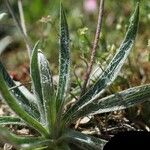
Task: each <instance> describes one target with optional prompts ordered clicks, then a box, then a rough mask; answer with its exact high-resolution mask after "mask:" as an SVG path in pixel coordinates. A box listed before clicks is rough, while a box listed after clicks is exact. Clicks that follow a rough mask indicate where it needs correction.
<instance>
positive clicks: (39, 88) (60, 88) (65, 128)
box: [0, 3, 150, 150]
mask: <svg viewBox="0 0 150 150" xmlns="http://www.w3.org/2000/svg"><path fill="white" fill-rule="evenodd" d="M138 21H139V3H137V5H136V8H135V11H134V13H133V15H132V17H131V20H130V24H129V27H128V30H127V33H126V35H125V38H124V40H123V42H122V44H121V46H120V47H119V48H118V50H117V51H116V54H115V56H114V57H113V59H112V60H111V62H110V63H109V65H108V66H107V67H106V69H105V70H104V72H103V73H102V74H101V76H100V77H99V78H98V79H97V81H96V82H95V83H94V84H93V85H92V86H91V87H90V88H89V89H87V91H86V93H85V94H84V95H83V96H82V97H80V98H79V100H78V101H76V102H75V104H74V105H73V106H72V107H70V108H69V109H68V110H65V109H64V108H65V104H66V97H67V96H68V91H67V90H68V86H69V78H70V47H69V32H68V25H67V21H66V16H65V12H64V9H63V7H62V6H61V9H60V50H59V83H58V85H57V90H56V88H54V84H53V78H52V73H51V70H50V68H49V63H48V61H47V59H46V57H45V56H44V54H43V53H42V51H41V50H40V48H39V44H38V43H37V44H36V45H35V47H34V48H33V51H32V55H31V62H30V68H31V71H30V73H31V79H32V88H33V93H34V98H32V97H31V98H30V97H27V95H26V94H25V92H24V91H23V90H22V89H21V88H20V87H18V86H16V84H15V82H14V81H13V80H12V79H11V77H10V76H9V74H8V73H7V71H6V69H5V67H4V66H3V64H2V63H1V62H0V92H1V95H2V96H3V98H4V100H5V102H6V103H7V104H8V105H9V107H10V108H11V109H12V110H13V111H14V112H15V113H16V117H12V116H2V117H0V140H1V141H3V142H7V143H10V144H12V145H14V147H15V148H17V149H32V150H33V149H48V150H49V149H51V150H59V149H60V150H63V149H64V150H71V149H81V150H102V149H103V147H104V145H105V144H106V142H107V141H105V140H104V139H100V138H96V137H93V136H89V135H86V134H83V133H81V132H79V131H75V130H73V129H71V128H69V126H70V124H71V123H73V122H74V121H76V120H77V119H79V118H80V117H84V116H88V115H93V114H99V113H105V112H110V111H115V110H121V109H124V108H128V107H131V106H133V105H135V104H137V103H141V102H144V101H146V100H149V97H150V85H149V84H147V85H142V86H138V87H133V88H130V89H127V90H125V91H121V92H120V93H118V94H113V95H110V96H107V97H104V98H101V99H98V100H97V96H98V95H100V94H101V93H102V92H103V91H104V90H105V89H106V88H107V87H108V86H109V85H111V84H112V83H113V81H114V80H115V78H116V77H117V75H118V73H119V72H120V69H121V67H122V66H123V63H124V62H125V60H126V58H127V56H128V54H129V52H130V50H131V49H132V46H133V44H134V41H135V37H136V33H137V28H138ZM26 90H27V89H26ZM28 92H29V91H28ZM14 124H17V125H26V126H28V127H30V128H33V129H34V130H36V131H37V132H38V134H36V136H34V135H33V136H31V135H30V136H19V135H16V134H15V133H12V132H11V131H9V130H8V129H6V127H4V125H14Z"/></svg>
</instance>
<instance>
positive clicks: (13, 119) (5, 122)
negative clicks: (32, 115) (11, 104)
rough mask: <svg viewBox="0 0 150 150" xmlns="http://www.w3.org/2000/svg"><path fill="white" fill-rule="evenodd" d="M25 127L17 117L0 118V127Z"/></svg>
mask: <svg viewBox="0 0 150 150" xmlns="http://www.w3.org/2000/svg"><path fill="white" fill-rule="evenodd" d="M10 124H15V125H25V123H24V122H23V121H22V120H21V119H20V118H18V117H12V116H2V117H0V125H10Z"/></svg>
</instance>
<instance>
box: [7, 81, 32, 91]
mask: <svg viewBox="0 0 150 150" xmlns="http://www.w3.org/2000/svg"><path fill="white" fill-rule="evenodd" d="M28 84H31V81H30V82H26V83H20V84H19V85H16V86H13V87H11V88H9V91H11V90H13V89H16V88H18V87H21V86H24V85H28Z"/></svg>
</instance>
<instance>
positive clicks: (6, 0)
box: [5, 0, 32, 58]
mask: <svg viewBox="0 0 150 150" xmlns="http://www.w3.org/2000/svg"><path fill="white" fill-rule="evenodd" d="M5 3H6V6H7V8H8V11H9V12H10V14H11V16H12V18H13V20H14V22H15V24H16V26H17V27H18V29H19V31H20V33H21V34H22V36H23V39H24V41H25V43H26V45H28V48H29V49H28V55H29V58H30V56H31V55H30V54H31V52H32V46H31V43H30V40H29V38H28V37H27V35H26V34H25V33H24V29H23V28H22V25H21V24H20V22H19V20H18V18H17V17H16V15H15V14H14V12H13V10H12V6H11V4H10V2H9V0H5ZM19 11H20V10H19Z"/></svg>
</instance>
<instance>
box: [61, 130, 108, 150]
mask: <svg viewBox="0 0 150 150" xmlns="http://www.w3.org/2000/svg"><path fill="white" fill-rule="evenodd" d="M62 140H64V141H67V142H68V143H72V144H75V145H76V146H77V147H78V148H81V149H83V150H103V147H104V145H105V144H106V143H107V141H105V140H103V139H100V138H95V137H92V136H89V135H86V134H83V133H81V132H78V131H73V130H68V131H67V132H66V133H65V134H64V135H63V137H62Z"/></svg>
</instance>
